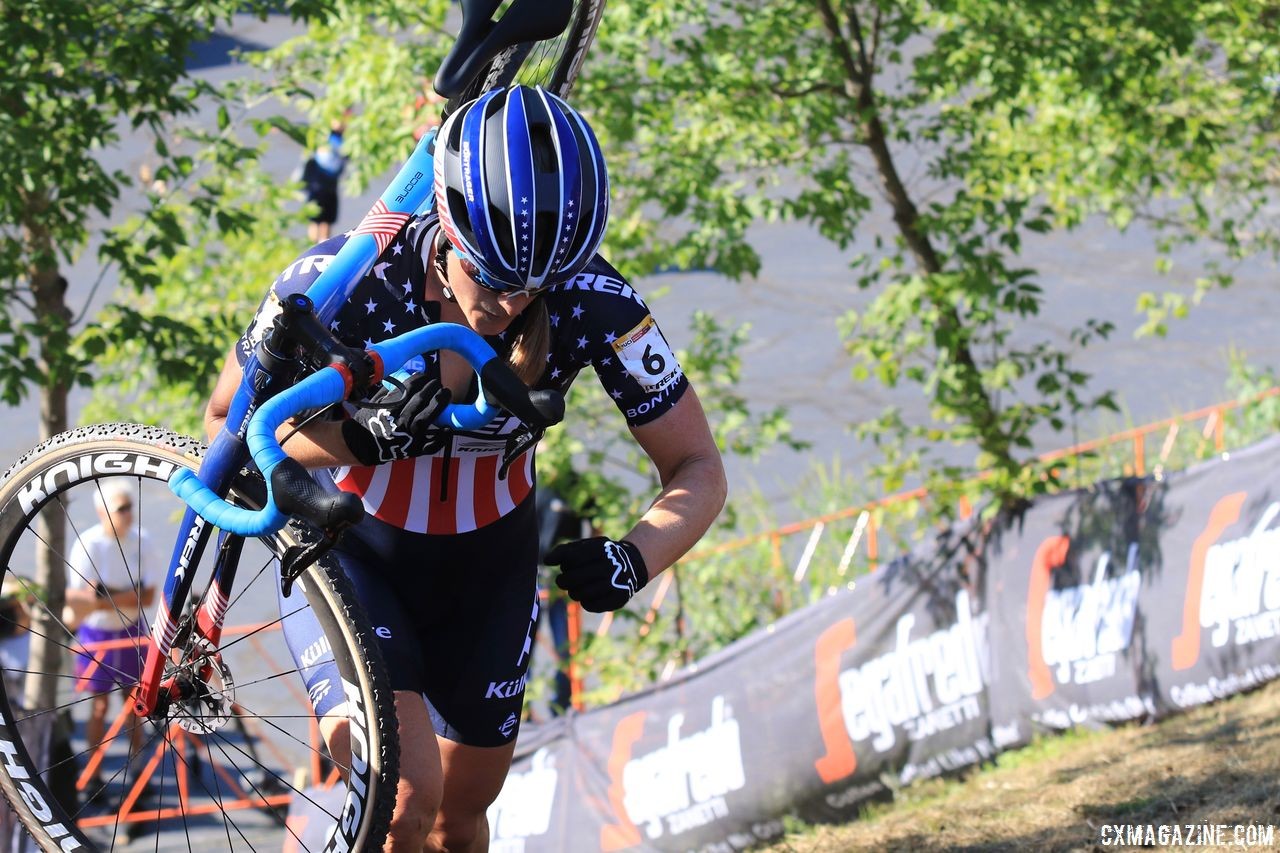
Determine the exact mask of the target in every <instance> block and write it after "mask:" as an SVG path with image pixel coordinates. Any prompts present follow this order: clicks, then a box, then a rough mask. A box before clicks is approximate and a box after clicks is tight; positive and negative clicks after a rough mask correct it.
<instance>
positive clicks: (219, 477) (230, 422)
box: [134, 131, 435, 716]
mask: <svg viewBox="0 0 1280 853" xmlns="http://www.w3.org/2000/svg"><path fill="white" fill-rule="evenodd" d="M434 144H435V133H434V131H433V132H431V133H428V134H426V135H424V136H423V137H422V139H421V140H420V141H419V142H418V145H417V147H416V148H415V149H414V151H413V154H411V155H410V157H409V159H408V160H407V161H406V162H405V164H404V166H403V167H401V169H400V171H399V172H398V173H397V174H396V177H395V178H394V179H393V180H392V181H391V184H390V186H389V187H388V189H387V190H386V191H385V192H384V193H383V194H382V196H381V197H380V198H379V199H378V201H377V203H375V204H374V206H373V208H372V209H371V210H370V211H369V213H368V214H367V215H366V216H365V218H364V220H362V221H361V223H360V225H358V226H357V227H356V229H355V232H354V233H353V234H352V235H351V237H350V238H349V239H348V240H347V242H346V243H345V244H344V245H343V247H342V248H341V249H339V250H338V253H337V254H336V255H335V256H334V258H333V260H332V261H331V262H330V264H329V266H328V267H327V268H326V269H325V270H324V272H322V273H321V274H320V276H319V277H318V278H317V279H316V281H315V283H314V284H312V286H311V287H310V288H309V289H308V290H307V296H308V297H310V298H311V300H312V302H313V303H315V306H316V315H317V317H319V319H320V320H321V321H322V322H324V323H326V324H327V323H328V322H329V321H331V320H332V319H333V317H334V315H336V314H337V311H338V309H339V308H340V307H341V306H342V305H343V303H345V302H346V300H347V298H348V297H349V296H350V295H351V292H352V291H353V290H354V289H355V287H356V285H357V284H358V283H359V281H360V279H361V278H363V277H364V275H365V274H366V273H368V271H369V270H370V269H371V268H372V267H373V263H374V261H375V260H376V259H377V257H378V254H379V253H380V252H381V251H382V249H383V248H385V247H386V244H387V242H388V241H389V240H390V239H391V237H393V236H394V235H395V233H396V232H397V231H399V230H400V228H401V227H403V225H404V223H405V222H406V221H407V220H408V218H409V217H410V216H411V215H413V214H414V213H417V212H419V211H421V210H426V209H428V208H429V207H430V205H431V201H432V186H433V178H432V176H433V174H434V169H433V165H432V154H431V152H432V151H433V150H434ZM244 375H245V378H244V380H243V381H242V382H241V383H240V387H239V388H238V389H237V390H236V394H235V396H234V398H233V399H232V403H231V407H230V411H229V412H228V417H227V421H226V424H225V426H224V428H223V429H222V430H221V431H220V432H219V434H218V435H217V436H216V437H215V438H214V440H213V442H212V444H211V445H210V446H209V450H208V452H207V453H206V454H205V457H204V461H203V462H202V463H201V465H200V473H199V479H200V481H201V483H202V484H203V485H204V486H206V487H208V488H209V489H210V490H211V491H213V492H214V493H216V494H217V495H219V496H225V495H226V494H227V492H228V490H229V489H230V488H231V482H232V480H233V478H234V477H235V476H236V474H237V473H238V472H239V471H240V469H241V468H242V467H243V466H244V464H245V462H247V461H248V459H249V452H248V450H247V448H246V447H245V444H244V439H245V436H246V434H247V432H248V428H249V421H250V418H251V417H252V415H253V412H254V410H255V409H257V407H258V406H259V405H261V404H262V402H263V401H264V400H266V399H268V398H269V397H270V396H272V395H273V394H275V393H277V392H278V391H279V390H281V389H279V388H275V387H272V384H273V383H271V382H269V381H264V380H268V379H269V378H270V377H268V376H266V375H265V371H263V370H262V367H261V365H259V363H258V361H257V359H256V358H254V357H253V356H250V358H249V361H248V362H246V364H245V370H244ZM208 535H209V528H208V526H207V525H206V523H205V521H204V520H203V519H201V518H200V517H199V515H198V514H197V513H196V512H195V511H194V510H193V509H191V508H188V510H187V512H186V514H185V515H184V516H183V519H182V525H181V526H180V527H179V534H178V536H177V539H176V541H175V543H174V549H173V554H172V556H171V557H170V560H169V573H168V576H167V577H166V579H165V584H164V590H163V594H162V595H161V600H160V602H159V604H158V606H157V611H156V617H155V619H154V620H153V622H152V625H153V629H152V637H153V640H154V642H153V643H152V645H151V648H150V649H149V650H148V652H147V662H146V666H145V668H144V670H143V674H142V677H141V679H140V682H139V685H138V693H137V694H136V696H135V702H134V711H135V713H137V714H138V715H139V716H145V715H147V714H150V713H151V712H152V710H154V708H155V706H156V701H157V698H158V696H159V691H160V676H161V674H162V670H163V666H164V661H165V660H166V659H167V658H168V655H169V651H170V649H171V647H172V642H173V635H174V634H175V633H176V631H177V627H176V626H177V624H178V617H179V615H180V614H181V612H182V607H183V604H184V603H185V602H186V600H187V596H188V595H189V594H190V591H191V584H192V580H193V573H192V572H189V571H188V568H189V567H192V566H195V565H197V564H198V563H199V560H200V555H201V554H202V553H203V550H204V546H205V543H206V541H207V539H208ZM211 592H213V593H216V594H221V595H225V594H228V593H229V592H230V590H229V589H223V588H222V585H221V583H220V578H218V577H216V576H215V577H214V578H213V580H212V586H211Z"/></svg>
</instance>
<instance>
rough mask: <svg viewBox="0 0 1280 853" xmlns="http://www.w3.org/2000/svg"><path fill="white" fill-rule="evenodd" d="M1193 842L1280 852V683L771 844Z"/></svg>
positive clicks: (777, 848) (1040, 754)
mask: <svg viewBox="0 0 1280 853" xmlns="http://www.w3.org/2000/svg"><path fill="white" fill-rule="evenodd" d="M1175 824H1176V825H1177V827H1178V830H1179V832H1180V833H1181V835H1182V843H1181V844H1178V843H1175V842H1177V841H1178V840H1179V839H1177V838H1175V837H1174V836H1173V832H1174V826H1175ZM1120 825H1128V826H1133V827H1135V828H1138V827H1140V828H1141V830H1142V836H1145V835H1146V827H1147V825H1152V827H1153V831H1152V835H1151V837H1150V838H1147V837H1133V836H1125V835H1117V833H1118V832H1120V833H1123V832H1127V831H1128V830H1124V829H1118V827H1119V826H1120ZM1162 825H1163V826H1164V830H1163V831H1164V833H1165V835H1164V837H1163V839H1162V837H1161V836H1160V835H1159V834H1158V833H1159V832H1160V827H1161V826H1162ZM1219 826H1221V828H1219ZM1237 826H1239V827H1240V829H1239V830H1237ZM1188 838H1189V839H1190V840H1191V843H1188V841H1187V839H1188ZM1126 839H1129V840H1132V841H1134V842H1137V843H1133V844H1129V843H1125V841H1126ZM1148 840H1150V841H1152V842H1154V843H1152V844H1147V843H1144V842H1146V841H1148ZM1162 841H1163V843H1162ZM1193 846H1194V847H1195V848H1196V849H1229V850H1247V849H1254V850H1268V849H1269V850H1280V683H1273V684H1271V685H1269V686H1267V687H1264V688H1263V689H1261V690H1258V691H1257V692H1255V693H1251V694H1249V695H1246V696H1237V697H1235V698H1234V699H1230V700H1228V701H1225V702H1220V703H1218V704H1216V705H1211V706H1206V707H1202V708H1199V709H1197V710H1195V711H1192V712H1190V713H1187V714H1183V715H1181V716H1178V717H1173V718H1170V719H1167V720H1165V721H1163V722H1162V723H1160V724H1159V725H1155V726H1145V727H1142V726H1132V727H1127V728H1122V729H1118V730H1110V731H1102V732H1080V733H1071V734H1067V735H1065V736H1062V737H1057V738H1046V739H1044V740H1042V741H1040V742H1039V743H1037V744H1034V745H1033V746H1031V747H1029V748H1027V749H1025V750H1022V751H1020V752H1016V753H1010V754H1008V755H1005V756H1003V757H1001V758H1000V760H999V761H998V763H997V765H996V766H994V767H989V768H987V769H985V770H982V771H980V772H977V773H975V774H973V775H972V776H970V777H969V778H967V779H965V780H963V781H938V780H935V781H931V782H928V783H924V784H921V785H917V786H913V787H911V788H908V789H906V790H904V791H902V792H901V793H900V796H899V799H898V801H897V802H896V803H893V804H892V805H884V806H876V807H872V808H871V809H869V810H868V814H867V815H866V816H865V817H864V818H863V819H862V820H859V821H857V822H855V823H852V824H848V825H845V826H839V827H814V828H811V829H808V830H805V831H803V832H797V833H796V834H794V835H790V836H788V837H787V838H786V840H785V841H783V842H780V843H778V844H775V845H774V846H772V847H770V848H769V850H770V851H772V853H784V851H786V853H817V851H822V852H823V853H828V851H844V850H877V851H879V850H912V851H914V850H1010V851H1012V850H1017V851H1022V850H1116V849H1136V848H1139V847H1146V848H1148V849H1149V848H1153V847H1154V848H1156V849H1161V848H1167V849H1183V848H1191V847H1193Z"/></svg>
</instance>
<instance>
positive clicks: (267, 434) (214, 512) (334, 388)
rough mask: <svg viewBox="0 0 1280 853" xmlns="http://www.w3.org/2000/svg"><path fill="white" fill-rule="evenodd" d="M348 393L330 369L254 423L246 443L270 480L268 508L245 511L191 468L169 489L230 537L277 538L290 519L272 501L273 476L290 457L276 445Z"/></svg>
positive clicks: (283, 395)
mask: <svg viewBox="0 0 1280 853" xmlns="http://www.w3.org/2000/svg"><path fill="white" fill-rule="evenodd" d="M345 390H346V385H345V383H344V382H343V379H342V374H340V373H338V371H336V370H334V369H333V368H325V369H324V370H321V371H319V372H318V373H313V374H311V375H310V376H308V377H307V378H306V379H303V380H302V381H301V382H299V383H298V384H297V385H294V386H293V387H292V388H288V389H286V390H284V391H281V392H280V393H279V394H277V395H276V396H274V397H272V398H271V399H270V400H268V401H267V402H266V403H264V404H263V406H262V408H260V409H258V411H257V413H256V414H254V416H253V418H252V420H250V421H249V430H248V433H247V434H246V437H245V438H246V441H247V442H248V445H249V451H250V452H251V453H252V454H253V461H254V462H255V463H257V465H258V470H259V471H261V472H262V476H263V477H264V478H266V481H267V504H266V506H265V507H263V508H262V509H260V510H251V509H245V508H244V507H238V506H234V505H232V504H230V503H228V502H227V501H225V500H223V499H222V498H220V497H218V495H217V494H216V493H215V492H214V491H213V490H212V489H210V488H209V487H208V486H206V485H205V484H204V483H202V482H200V478H199V477H197V476H196V474H195V473H194V472H192V471H189V470H187V469H186V468H182V469H180V470H179V471H177V472H176V473H175V474H174V475H173V476H172V477H171V478H170V479H169V490H170V491H172V492H173V493H174V494H175V495H177V496H178V497H180V498H182V499H183V500H184V501H186V502H187V505H188V506H190V507H191V508H192V509H194V510H195V511H196V512H197V513H199V514H200V516H201V517H202V518H204V519H205V520H207V521H209V522H210V523H212V524H215V525H217V526H218V527H221V528H222V529H223V530H225V531H227V532H228V533H235V534H236V535H238V536H266V535H268V534H271V533H275V532H276V531H277V530H279V529H280V528H282V527H284V526H285V524H287V523H288V521H289V517H288V516H287V515H285V514H284V513H282V512H280V510H278V509H276V504H275V501H274V500H273V499H272V497H271V472H272V471H273V470H275V467H276V466H277V465H279V464H280V460H282V459H284V458H285V456H286V454H285V452H284V450H282V449H281V448H280V444H279V442H277V441H276V429H277V428H278V427H279V426H280V424H282V423H284V422H285V421H287V420H288V419H289V418H291V417H293V415H295V414H296V413H298V412H301V411H303V410H304V409H310V408H314V407H319V406H327V405H329V404H330V403H336V402H338V401H339V400H341V399H342V397H343V394H344V392H345Z"/></svg>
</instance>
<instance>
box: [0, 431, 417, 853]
mask: <svg viewBox="0 0 1280 853" xmlns="http://www.w3.org/2000/svg"><path fill="white" fill-rule="evenodd" d="M201 453H202V447H201V445H200V444H199V443H198V442H196V441H194V440H192V439H188V438H184V437H181V436H178V435H175V434H173V433H170V432H167V431H165V430H161V429H157V428H151V427H143V426H137V425H132V424H106V425H100V426H93V427H86V428H83V429H78V430H73V431H71V432H68V433H64V434H62V435H59V436H55V437H54V438H52V439H50V440H48V441H46V442H44V443H43V444H41V445H40V446H39V447H37V448H36V449H35V450H33V451H32V452H31V453H29V454H27V455H26V456H24V457H23V458H22V459H20V460H19V461H18V462H17V463H16V464H15V465H14V466H13V467H12V468H10V469H9V471H8V472H7V473H6V474H5V476H4V478H3V479H0V567H2V569H3V587H2V588H0V789H2V790H3V791H4V793H5V796H6V797H7V798H8V800H9V802H10V803H11V804H12V806H13V809H14V812H15V813H16V815H17V817H18V819H19V820H20V821H21V823H22V824H23V826H25V827H26V829H27V830H28V831H29V832H30V833H31V835H32V837H33V838H34V839H35V840H36V841H37V843H38V844H39V845H40V847H41V848H42V849H44V850H46V851H65V850H80V849H91V850H98V849H101V850H118V849H122V848H125V849H129V848H128V847H127V845H128V844H129V842H131V841H135V840H137V843H138V844H140V845H142V844H145V847H146V848H147V849H149V850H196V849H202V850H203V849H206V848H208V849H213V850H222V849H226V850H229V851H241V850H280V849H282V848H283V849H288V850H298V851H340V850H370V851H371V850H378V849H380V848H381V846H382V841H383V839H384V837H385V835H386V831H387V824H388V822H389V820H390V815H391V809H392V807H393V805H394V801H395V788H396V783H397V778H398V772H397V769H398V768H397V762H398V754H399V750H398V742H397V739H396V718H395V710H394V703H393V699H392V693H391V689H390V682H389V680H388V679H387V676H386V672H385V667H384V665H383V663H382V659H381V655H380V653H379V651H378V646H377V642H376V639H375V637H374V634H373V630H372V629H371V628H370V626H369V622H368V618H367V617H366V616H365V615H364V612H363V610H362V609H361V608H360V606H359V604H358V603H357V602H356V600H355V597H354V594H353V593H352V591H351V589H350V586H349V584H348V582H347V580H346V577H345V576H344V575H343V574H342V572H341V570H340V569H338V568H337V565H336V563H335V562H334V561H332V560H329V559H322V560H320V561H319V562H318V563H317V564H315V565H314V566H312V567H311V568H310V569H308V570H307V571H306V572H305V573H304V574H303V575H302V577H301V578H300V579H299V581H298V584H297V585H296V587H295V592H294V593H293V595H292V596H291V597H290V598H288V599H282V600H281V599H278V598H277V594H276V590H277V587H278V584H279V564H278V561H277V559H276V558H277V556H278V555H279V554H281V553H283V550H284V548H286V547H288V546H289V545H290V544H294V543H296V542H298V541H299V539H300V538H302V537H304V536H305V535H306V533H305V531H303V530H301V529H300V528H298V527H296V526H291V527H288V528H286V529H285V530H283V531H282V532H281V533H279V534H276V535H275V536H273V537H269V538H263V539H261V540H249V541H244V540H240V539H238V538H236V537H228V536H221V535H218V536H216V537H214V538H212V539H211V540H210V544H209V547H207V548H206V549H205V556H204V558H203V560H202V561H201V565H202V566H203V567H204V569H203V570H202V569H201V567H198V566H189V567H188V568H187V571H196V572H198V574H196V575H195V577H196V584H195V585H194V586H193V587H192V590H193V600H192V601H191V602H190V606H189V607H188V609H187V611H186V613H187V615H186V616H185V617H184V618H183V619H182V620H180V621H179V622H178V623H177V624H176V625H173V626H171V628H170V630H171V631H172V632H173V633H175V634H176V637H175V640H174V646H175V649H176V652H175V654H174V655H173V656H172V658H171V661H170V663H169V664H168V666H167V671H166V675H168V676H177V677H179V678H185V679H187V684H189V685H191V690H190V691H189V695H190V697H191V698H189V699H188V700H187V701H176V702H173V703H172V704H171V705H170V707H169V708H167V709H166V710H165V711H164V713H163V714H162V715H158V716H157V717H156V718H154V719H147V720H139V719H138V718H137V717H136V716H134V715H133V713H132V710H131V709H130V707H129V703H128V702H127V701H125V700H127V699H128V697H129V696H130V694H131V691H132V690H133V688H134V686H135V685H136V684H137V679H138V676H139V673H140V671H141V664H142V661H143V660H144V659H145V657H146V651H147V648H148V646H149V644H150V639H149V636H148V631H149V626H150V621H151V620H150V617H151V616H152V614H154V613H155V612H156V609H157V608H158V606H159V603H160V597H159V592H158V589H159V588H163V586H164V583H165V574H166V571H167V569H168V565H169V559H170V553H171V549H172V548H173V546H174V542H175V539H176V538H177V529H178V526H179V523H180V521H181V518H182V514H183V513H182V511H183V509H184V506H183V504H182V502H181V501H180V500H179V499H178V498H176V497H175V496H174V495H173V494H171V493H170V492H169V490H168V488H167V485H166V484H167V481H168V479H169V477H170V476H171V475H172V474H173V473H174V472H175V471H176V470H178V468H190V469H193V470H194V469H195V468H196V466H197V465H198V463H199V460H200V455H201ZM261 493H262V489H261V481H260V480H258V481H256V482H255V480H254V479H253V478H251V477H250V476H249V475H247V474H245V475H242V476H241V477H240V478H239V479H238V480H237V482H236V484H235V486H234V488H233V491H232V495H231V497H230V499H231V500H233V501H234V502H236V503H239V504H240V505H242V506H247V507H249V508H251V509H257V508H259V505H260V501H261V497H260V495H261ZM255 496H257V497H255ZM215 562H219V563H221V564H223V565H227V566H235V567H236V575H235V584H234V587H233V588H232V589H231V591H230V594H229V595H227V594H223V592H222V591H221V590H219V589H217V588H216V587H213V586H212V585H210V584H209V582H208V579H209V577H210V576H211V570H210V569H209V568H208V567H210V566H212V565H213V564H214V563H215ZM224 576H225V575H224ZM64 584H65V587H66V589H67V590H68V592H67V595H66V599H65V602H64V600H63V599H64V597H63V596H62V595H61V594H59V590H61V589H62V588H63V586H64ZM139 589H142V590H143V592H142V593H141V594H139V592H138V590H139ZM147 590H157V591H156V592H155V593H154V599H152V595H153V594H152V593H149V592H147ZM197 590H199V591H201V593H202V594H201V595H200V596H199V597H198V598H197V597H196V596H195V592H196V591H197ZM297 590H301V593H302V594H301V595H299V594H298V591H297ZM202 609H207V610H209V611H210V612H214V611H216V610H219V609H221V610H225V617H224V621H223V624H224V625H225V626H226V629H225V631H224V633H223V635H222V637H221V638H220V640H219V642H218V644H217V645H216V646H212V645H210V644H208V643H207V642H204V641H200V640H198V639H197V638H196V636H197V635H196V634H195V633H194V632H192V631H190V630H189V628H190V625H191V623H192V619H193V618H194V615H195V614H198V613H199V612H200V611H201V610H202ZM303 610H309V611H310V613H311V614H312V615H314V616H315V618H316V620H317V621H318V622H319V624H320V626H321V629H322V631H323V637H321V639H320V640H319V641H317V642H316V643H315V644H314V645H313V646H312V647H311V648H309V649H307V650H306V651H305V652H304V653H303V654H302V666H303V667H304V668H305V669H306V670H307V671H308V672H312V671H315V670H314V668H315V667H320V666H322V665H326V664H330V663H332V664H333V665H334V666H336V670H337V673H338V676H339V678H338V680H339V681H340V682H341V683H337V684H331V683H327V682H326V683H324V684H313V685H312V687H311V690H312V693H313V694H315V693H317V692H319V691H321V690H323V691H325V692H326V693H327V692H329V691H333V692H334V693H336V694H337V695H339V696H341V697H343V699H344V700H345V701H344V702H342V703H341V704H339V706H338V708H337V709H335V710H334V711H331V712H330V717H329V718H328V722H329V723H333V722H334V719H333V716H332V715H334V714H342V715H344V716H345V719H346V722H347V725H348V726H349V727H350V728H349V734H350V741H351V744H352V747H351V754H350V756H339V757H338V758H337V759H335V757H334V756H331V755H330V754H329V753H328V751H327V750H326V748H325V746H324V743H323V741H322V739H321V737H320V731H321V727H322V720H321V719H319V718H318V717H317V716H316V715H315V713H314V712H313V711H312V701H311V700H312V699H315V700H316V701H319V699H320V698H321V697H319V696H315V695H313V696H310V697H309V696H308V694H307V692H306V691H305V689H304V688H303V686H302V679H301V678H300V677H299V669H298V668H297V667H296V666H295V664H294V661H293V658H292V657H291V655H290V653H289V650H288V648H287V647H286V644H285V641H284V639H283V636H282V633H283V632H282V630H281V627H282V625H284V624H285V623H286V622H287V621H288V619H289V618H290V617H291V616H293V615H295V614H298V613H301V611H303ZM329 668H330V669H332V667H329ZM330 704H332V703H330ZM0 824H2V821H0ZM140 836H145V839H146V840H145V841H142V840H140V839H139V837H140Z"/></svg>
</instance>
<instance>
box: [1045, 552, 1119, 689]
mask: <svg viewBox="0 0 1280 853" xmlns="http://www.w3.org/2000/svg"><path fill="white" fill-rule="evenodd" d="M1070 544H1071V540H1070V538H1069V537H1067V536H1051V537H1049V538H1048V539H1046V540H1045V541H1044V542H1042V543H1041V544H1040V547H1039V548H1038V549H1037V550H1036V554H1035V557H1034V558H1033V559H1032V565H1031V579H1030V583H1029V585H1028V590H1027V664H1028V678H1029V679H1030V682H1031V697H1032V698H1033V699H1043V698H1045V697H1046V696H1048V695H1050V694H1051V693H1053V691H1054V689H1055V686H1056V684H1089V683H1091V682H1094V681H1100V680H1102V679H1104V678H1108V677H1110V676H1112V675H1115V674H1116V669H1117V667H1116V662H1117V657H1118V655H1119V654H1120V653H1121V652H1123V651H1124V650H1125V649H1127V648H1129V643H1130V640H1131V639H1132V637H1133V620H1134V615H1135V614H1136V613H1137V609H1138V590H1139V587H1140V586H1141V585H1142V576H1141V574H1140V573H1139V571H1138V543H1137V542H1133V543H1130V545H1129V549H1128V555H1127V557H1126V560H1125V568H1124V571H1123V572H1121V573H1120V574H1119V575H1118V576H1116V577H1107V570H1108V567H1109V566H1110V565H1111V554H1110V552H1103V554H1102V555H1101V556H1100V557H1099V558H1098V562H1097V565H1096V566H1095V567H1094V571H1093V579H1092V580H1091V581H1090V582H1089V583H1084V584H1080V585H1078V586H1070V587H1066V588H1064V589H1053V583H1052V573H1053V571H1054V570H1055V569H1058V568H1061V567H1062V566H1064V565H1066V563H1067V551H1068V550H1069V548H1070Z"/></svg>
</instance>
